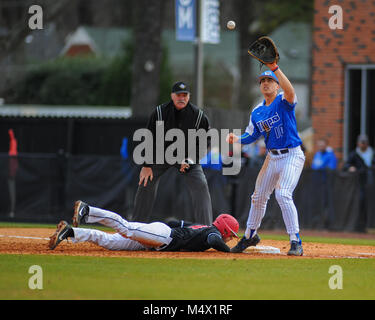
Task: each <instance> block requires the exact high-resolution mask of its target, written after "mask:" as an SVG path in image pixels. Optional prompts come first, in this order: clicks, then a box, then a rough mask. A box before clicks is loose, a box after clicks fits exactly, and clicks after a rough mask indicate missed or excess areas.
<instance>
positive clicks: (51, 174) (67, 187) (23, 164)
mask: <svg viewBox="0 0 375 320" xmlns="http://www.w3.org/2000/svg"><path fill="white" fill-rule="evenodd" d="M139 170H140V168H139V167H137V166H135V165H134V164H133V163H132V162H130V161H124V160H123V159H121V157H120V156H118V157H117V156H87V155H85V156H70V157H66V156H65V155H64V154H61V155H58V154H57V155H51V154H49V155H46V154H40V155H37V154H19V156H18V157H17V158H14V157H11V158H10V157H8V155H7V154H4V153H3V154H0V191H1V192H0V221H22V222H38V223H40V222H43V223H44V222H45V223H56V222H58V221H59V220H60V219H67V220H68V221H70V220H71V216H72V212H73V211H72V208H73V204H74V201H75V200H77V199H81V200H84V201H86V202H88V203H89V204H90V205H93V206H98V207H102V208H105V209H108V210H111V211H114V212H117V213H119V214H121V215H122V216H123V217H125V218H127V219H129V220H131V218H132V211H133V205H134V196H135V192H136V190H137V186H138V175H139ZM204 170H205V174H206V176H207V180H208V184H209V188H210V192H211V197H212V205H213V210H214V216H217V215H219V214H220V213H222V212H227V213H230V214H232V215H234V216H235V217H236V218H237V219H238V220H239V222H240V225H241V227H245V225H246V220H247V216H248V212H249V208H250V196H251V193H252V192H253V190H254V184H255V180H256V177H257V174H258V172H259V167H250V166H244V167H243V168H242V170H241V172H240V174H239V175H237V176H223V175H222V174H221V171H216V170H212V169H204ZM180 175H181V174H180V173H179V172H178V171H177V170H175V169H173V168H172V169H170V170H169V171H167V173H166V174H165V175H164V176H162V178H161V179H162V181H161V183H160V184H159V189H158V194H157V199H156V202H155V205H154V210H153V215H152V217H151V218H150V220H152V221H155V220H159V221H165V220H167V219H170V218H176V219H184V220H192V214H191V213H192V206H191V201H190V199H189V197H190V196H189V194H188V193H187V192H186V188H185V186H184V182H183V179H182V177H181V176H180ZM294 200H295V204H296V206H297V209H298V212H299V220H300V227H301V229H303V228H305V229H328V230H335V231H364V230H365V229H366V228H367V229H368V228H374V227H375V213H374V212H375V185H374V184H369V185H366V186H361V185H360V181H359V179H358V174H356V173H347V172H340V171H322V172H318V171H313V170H310V169H305V170H304V171H303V173H302V176H301V179H300V181H299V184H298V186H297V188H296V190H295V192H294ZM261 227H262V228H263V229H283V228H284V222H283V219H282V214H281V211H280V208H279V206H278V204H277V202H276V200H275V197H274V195H272V196H271V198H270V200H269V202H268V206H267V212H266V215H265V217H264V219H263V222H262V226H261Z"/></svg>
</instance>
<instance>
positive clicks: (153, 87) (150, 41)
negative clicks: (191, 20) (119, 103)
mask: <svg viewBox="0 0 375 320" xmlns="http://www.w3.org/2000/svg"><path fill="white" fill-rule="evenodd" d="M164 5H165V2H164V1H160V0H136V4H135V16H136V19H135V25H134V28H135V30H134V31H135V32H134V34H135V39H134V44H135V50H134V59H133V70H132V74H133V79H132V93H131V103H130V104H131V107H132V109H133V115H134V116H135V117H148V115H149V114H150V112H151V110H152V109H153V108H154V107H155V104H157V102H158V98H159V93H160V92H159V87H160V64H161V58H162V50H161V32H162V24H163V23H162V21H163V13H164Z"/></svg>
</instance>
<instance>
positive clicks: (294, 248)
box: [288, 240, 303, 256]
mask: <svg viewBox="0 0 375 320" xmlns="http://www.w3.org/2000/svg"><path fill="white" fill-rule="evenodd" d="M302 255H303V248H302V243H299V242H298V241H295V240H293V241H291V242H290V249H289V251H288V256H302Z"/></svg>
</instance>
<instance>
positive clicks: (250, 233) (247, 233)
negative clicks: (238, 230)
mask: <svg viewBox="0 0 375 320" xmlns="http://www.w3.org/2000/svg"><path fill="white" fill-rule="evenodd" d="M256 234H257V231H256V229H250V228H246V231H245V238H246V239H250V238H252V237H254V236H255V235H256Z"/></svg>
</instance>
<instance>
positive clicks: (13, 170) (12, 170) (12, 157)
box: [8, 129, 18, 218]
mask: <svg viewBox="0 0 375 320" xmlns="http://www.w3.org/2000/svg"><path fill="white" fill-rule="evenodd" d="M8 133H9V152H8V155H9V162H8V166H9V167H8V187H9V198H10V212H9V217H10V218H14V217H15V209H16V174H17V169H18V158H17V156H18V151H17V139H16V137H15V135H14V131H13V129H9V130H8Z"/></svg>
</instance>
